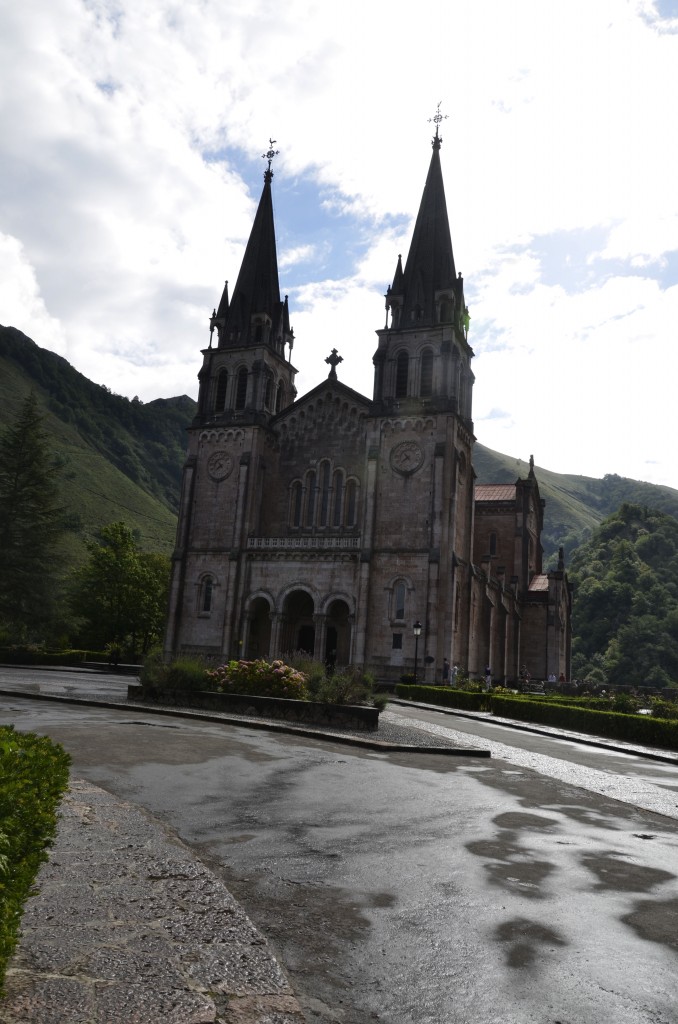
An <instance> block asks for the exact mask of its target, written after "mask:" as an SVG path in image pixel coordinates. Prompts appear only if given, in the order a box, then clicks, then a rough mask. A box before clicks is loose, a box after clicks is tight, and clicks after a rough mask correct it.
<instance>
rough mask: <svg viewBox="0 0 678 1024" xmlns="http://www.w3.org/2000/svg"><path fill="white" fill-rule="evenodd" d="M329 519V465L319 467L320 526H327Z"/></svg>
mask: <svg viewBox="0 0 678 1024" xmlns="http://www.w3.org/2000/svg"><path fill="white" fill-rule="evenodd" d="M329 519H330V464H329V462H323V463H322V464H321V466H320V525H321V526H327V524H328V522H329Z"/></svg>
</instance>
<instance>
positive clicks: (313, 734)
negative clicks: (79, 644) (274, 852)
mask: <svg viewBox="0 0 678 1024" xmlns="http://www.w3.org/2000/svg"><path fill="white" fill-rule="evenodd" d="M0 697H21V698H25V699H27V700H45V701H54V702H56V703H61V704H80V705H84V706H86V707H99V708H112V709H113V710H118V711H146V712H148V713H149V714H153V715H165V716H168V717H171V718H197V719H199V720H200V721H202V722H221V724H222V725H237V726H240V728H246V729H264V730H266V731H267V732H280V733H289V734H291V735H293V736H305V737H307V738H309V739H320V740H323V739H324V740H331V741H332V742H333V743H343V744H346V745H348V746H353V747H363V748H365V749H367V750H380V751H384V752H389V751H400V752H401V753H407V754H446V755H448V756H449V757H490V756H491V754H490V751H489V750H478V749H476V748H473V747H451V746H440V747H434V746H426V745H425V744H422V745H421V746H420V745H417V744H405V743H392V742H389V741H388V740H372V739H366V738H364V737H363V736H349V735H347V734H346V733H335V732H327V731H325V730H323V729H322V727H320V728H316V729H307V728H304V727H303V726H299V725H292V724H290V723H287V722H272V721H269V720H266V719H258V718H242V717H236V716H233V715H225V714H210V713H209V712H204V711H199V710H186V709H181V708H176V707H172V708H168V707H160V706H158V705H157V704H142V703H139V702H134V703H132V702H130V701H124V702H123V701H110V700H94V699H92V698H87V697H64V696H60V695H58V694H51V693H35V692H33V693H27V692H24V691H22V690H12V689H0ZM422 706H426V705H422Z"/></svg>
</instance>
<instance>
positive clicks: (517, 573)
mask: <svg viewBox="0 0 678 1024" xmlns="http://www.w3.org/2000/svg"><path fill="white" fill-rule="evenodd" d="M437 120H438V121H439V120H440V119H437ZM439 127H440V125H439V123H438V124H437V125H436V133H435V137H434V138H433V153H432V156H431V162H430V166H429V170H428V175H427V178H426V184H425V186H424V191H423V196H422V198H421V204H420V207H419V213H418V215H417V219H416V223H415V228H414V234H413V237H412V242H411V246H410V250H409V253H408V255H407V259H406V260H405V263H404V264H403V262H402V260H401V258H400V257H398V260H397V265H396V269H395V274H394V276H393V281H392V284H391V286H390V287H389V288H388V291H387V293H386V323H385V325H384V326H383V327H382V328H380V329H378V330H377V331H376V338H377V341H376V348H375V352H374V357H373V363H374V386H373V393H372V396H371V397H367V396H366V395H362V394H360V393H358V392H357V391H354V390H353V389H352V388H350V387H347V385H346V384H343V383H342V381H341V380H340V379H339V374H338V372H337V371H338V368H340V363H341V356H340V355H339V354H338V352H337V351H336V350H334V349H333V350H332V351H331V352H328V355H327V359H326V362H327V365H328V367H329V370H328V374H327V378H326V379H325V380H324V381H323V382H322V383H320V384H318V386H317V387H315V388H314V389H313V390H312V391H309V392H308V393H307V394H305V395H303V396H302V397H299V396H298V395H297V391H296V389H295V385H294V380H295V374H296V370H295V368H294V366H293V364H292V349H293V345H294V333H293V330H292V327H291V326H290V311H289V307H288V299H287V297H285V298H284V299H281V296H280V287H279V279H278V262H277V254H276V240H275V228H274V218H273V204H272V193H271V190H272V181H273V172H272V170H271V159H272V157H273V156H274V155H275V154H274V153H273V151H272V150H271V151H270V152H269V153H268V154H266V156H267V157H268V167H267V170H266V171H265V174H264V187H263V192H262V195H261V199H260V202H259V206H258V209H257V213H256V216H255V219H254V223H253V226H252V231H251V235H250V238H249V241H248V244H247V247H246V250H245V254H244V257H243V261H242V266H241V268H240V273H239V275H238V278H237V282H236V285H235V288H234V289H233V292H232V294H231V295H230V297H229V293H228V285H226V287H225V288H224V291H223V294H222V296H221V300H220V302H219V305H218V306H217V307H216V308H215V310H214V312H213V314H212V317H211V321H210V328H211V330H210V343H209V347H208V348H206V349H204V350H203V352H202V356H203V362H202V367H201V369H200V372H199V374H198V377H199V382H200V390H199V399H198V411H197V414H196V416H195V419H194V420H193V422H192V424H191V425H190V427H189V429H188V437H189V441H188V454H187V459H186V464H185V467H184V474H183V484H182V492H181V506H180V512H179V523H178V528H177V540H176V548H175V551H174V555H173V570H172V582H171V592H170V606H169V615H168V623H167V630H166V638H165V656H166V657H167V658H168V659H169V658H173V657H176V656H179V655H182V654H183V655H189V654H190V655H200V656H202V657H204V658H206V659H207V660H209V661H212V662H221V661H225V660H229V659H232V658H260V657H264V658H269V659H270V658H274V657H281V656H284V655H285V654H286V653H289V652H294V651H300V650H302V651H306V652H308V653H310V654H312V655H313V656H314V657H315V658H316V659H318V660H319V661H323V662H325V663H327V664H329V665H338V666H341V665H348V664H352V665H360V666H364V667H365V668H367V669H369V670H370V671H371V672H372V673H373V674H374V675H375V677H376V678H377V679H379V680H383V681H392V680H397V679H399V678H400V677H401V676H403V675H411V674H412V673H413V672H416V673H417V677H418V679H419V681H421V682H431V683H432V682H440V681H441V680H442V677H443V671H444V666H445V662H446V661H447V662H448V663H449V664H450V665H452V666H453V667H454V666H456V667H457V669H458V671H462V672H467V673H468V674H469V675H470V676H471V677H484V676H485V675H486V673H487V671H488V669H489V672H490V673H491V676H492V678H493V681H494V682H495V683H510V682H512V681H514V680H516V679H517V678H518V677H519V675H521V674H522V675H525V674H526V673H529V675H530V676H532V677H533V678H535V679H538V678H542V679H547V678H548V677H549V676H555V677H556V678H561V677H563V678H568V677H569V662H570V641H571V634H570V609H571V589H570V586H569V584H568V581H567V574H566V572H565V567H564V564H563V558H562V552H561V557H560V560H559V562H558V566H557V568H556V569H554V570H552V571H550V572H544V571H543V568H542V546H541V530H542V524H543V515H544V501H543V500H542V499H541V498H540V495H539V486H538V483H537V479H536V476H535V473H534V462H533V460H532V459H530V469H529V473H528V475H527V476H526V477H525V478H524V479H518V480H516V481H515V482H514V483H511V484H505V483H502V484H496V485H488V484H483V485H478V484H476V482H475V474H474V470H473V445H474V441H475V437H474V432H473V419H472V401H473V383H474V375H473V371H472V369H471V362H472V357H473V351H472V349H471V347H470V345H469V341H468V329H469V314H468V309H467V307H466V303H465V300H464V282H463V279H462V276H461V274H460V273H457V271H456V268H455V262H454V255H453V250H452V240H451V234H450V227H449V221H448V216H447V206H446V199H445V191H444V187H443V176H442V170H441V144H442V138H441V136H440V133H439ZM375 313H376V310H375ZM445 671H446V670H445Z"/></svg>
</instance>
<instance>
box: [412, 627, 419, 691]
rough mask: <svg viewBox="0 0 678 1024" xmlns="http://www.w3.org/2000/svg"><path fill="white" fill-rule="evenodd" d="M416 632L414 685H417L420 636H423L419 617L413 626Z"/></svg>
mask: <svg viewBox="0 0 678 1024" xmlns="http://www.w3.org/2000/svg"><path fill="white" fill-rule="evenodd" d="M412 632H413V633H414V685H415V686H416V685H417V658H418V656H419V637H420V636H421V622H420V621H419V619H417V621H416V622H415V624H414V625H413V626H412Z"/></svg>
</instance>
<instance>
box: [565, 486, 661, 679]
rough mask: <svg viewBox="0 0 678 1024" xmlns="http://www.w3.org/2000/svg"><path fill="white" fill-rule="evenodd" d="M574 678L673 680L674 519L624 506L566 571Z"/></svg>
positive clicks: (575, 554) (576, 556)
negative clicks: (570, 587) (571, 593)
mask: <svg viewBox="0 0 678 1024" xmlns="http://www.w3.org/2000/svg"><path fill="white" fill-rule="evenodd" d="M569 575H570V580H571V582H572V583H573V584H574V587H575V592H576V601H575V602H574V612H573V620H572V626H573V633H574V637H575V640H574V645H573V659H572V673H573V676H575V677H576V676H579V677H581V678H588V679H590V680H592V681H597V682H601V683H604V682H609V683H612V684H613V685H623V684H626V685H631V686H641V685H643V684H647V685H652V686H667V685H668V684H669V682H671V681H673V682H676V681H678V519H675V518H674V517H673V516H670V515H667V514H666V513H664V512H660V511H658V510H657V509H648V508H647V507H645V506H642V505H632V504H628V503H625V504H623V505H622V506H621V508H620V509H619V510H618V511H617V512H615V513H614V514H613V515H611V516H609V517H608V518H607V519H605V520H604V521H603V523H601V525H600V526H599V527H598V528H597V529H596V530H595V531H594V533H593V536H592V537H591V539H590V541H588V543H586V544H583V545H582V546H581V547H580V548H578V550H577V551H576V552H575V553H574V556H573V558H572V564H571V566H570V574H569Z"/></svg>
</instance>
